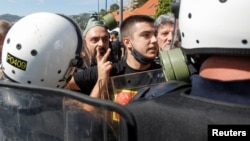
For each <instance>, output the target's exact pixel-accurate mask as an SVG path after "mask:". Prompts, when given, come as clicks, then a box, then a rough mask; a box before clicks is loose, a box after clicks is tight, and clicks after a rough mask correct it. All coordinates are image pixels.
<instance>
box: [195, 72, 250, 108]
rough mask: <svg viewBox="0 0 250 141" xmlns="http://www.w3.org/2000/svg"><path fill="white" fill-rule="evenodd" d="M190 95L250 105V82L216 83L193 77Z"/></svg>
mask: <svg viewBox="0 0 250 141" xmlns="http://www.w3.org/2000/svg"><path fill="white" fill-rule="evenodd" d="M191 79H192V89H191V93H190V95H193V96H199V97H204V98H208V99H214V100H219V101H226V102H230V103H239V104H248V105H250V89H249V86H250V80H241V81H218V80H211V79H205V78H202V77H200V76H199V75H193V76H192V77H191Z"/></svg>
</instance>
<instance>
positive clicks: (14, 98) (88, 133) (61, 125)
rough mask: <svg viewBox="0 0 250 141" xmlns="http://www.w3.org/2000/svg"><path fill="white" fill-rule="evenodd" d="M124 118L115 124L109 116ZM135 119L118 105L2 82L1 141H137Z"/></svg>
mask: <svg viewBox="0 0 250 141" xmlns="http://www.w3.org/2000/svg"><path fill="white" fill-rule="evenodd" d="M111 112H112V113H116V114H118V115H120V116H121V117H122V121H121V122H116V123H115V124H114V123H112V122H110V121H109V120H108V119H109V118H108V115H110V114H109V113H111ZM134 129H135V128H134V119H133V117H132V115H131V114H130V113H129V112H128V111H127V110H126V109H125V108H124V107H123V106H120V105H118V104H116V103H114V102H111V101H108V100H102V99H95V98H91V97H89V96H86V95H84V94H81V93H77V92H73V91H69V90H64V89H52V88H44V87H38V86H31V85H22V84H17V83H6V82H0V140H1V141H128V140H130V141H131V140H136V135H135V132H134V131H135V130H134Z"/></svg>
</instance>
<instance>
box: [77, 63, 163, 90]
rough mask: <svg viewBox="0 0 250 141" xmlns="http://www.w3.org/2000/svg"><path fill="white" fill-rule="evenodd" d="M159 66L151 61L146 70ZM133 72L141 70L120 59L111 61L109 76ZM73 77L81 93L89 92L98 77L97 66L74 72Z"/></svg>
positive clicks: (159, 66)
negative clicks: (115, 61) (114, 61)
mask: <svg viewBox="0 0 250 141" xmlns="http://www.w3.org/2000/svg"><path fill="white" fill-rule="evenodd" d="M159 68H161V65H159V64H156V63H155V62H152V64H151V66H150V67H149V68H148V69H147V70H153V69H159ZM147 70H144V71H147ZM135 72H142V71H141V70H135V69H132V68H130V67H129V66H128V65H127V63H126V61H125V60H123V59H122V60H121V61H119V62H117V63H113V65H112V70H111V72H110V76H117V75H123V74H128V73H135ZM74 79H75V82H76V84H77V86H78V87H79V88H80V89H81V92H82V93H84V94H90V93H91V91H92V89H93V87H94V86H95V83H96V81H97V79H98V72H97V66H93V67H90V68H88V69H85V70H82V71H79V72H76V73H75V74H74Z"/></svg>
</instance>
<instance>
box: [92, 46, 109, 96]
mask: <svg viewBox="0 0 250 141" xmlns="http://www.w3.org/2000/svg"><path fill="white" fill-rule="evenodd" d="M110 52H111V50H110V48H109V49H108V50H107V52H106V53H105V54H104V55H103V56H102V55H101V53H100V49H99V48H97V55H96V60H97V69H98V79H97V82H96V84H95V86H94V88H93V89H92V92H91V94H90V96H91V97H95V98H101V93H102V92H104V91H105V90H106V86H107V84H108V81H109V79H110V71H111V69H112V62H111V61H108V57H109V55H110Z"/></svg>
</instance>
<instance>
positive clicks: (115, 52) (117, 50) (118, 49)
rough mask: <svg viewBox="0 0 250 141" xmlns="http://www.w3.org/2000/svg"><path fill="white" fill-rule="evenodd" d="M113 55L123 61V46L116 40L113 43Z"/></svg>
mask: <svg viewBox="0 0 250 141" xmlns="http://www.w3.org/2000/svg"><path fill="white" fill-rule="evenodd" d="M111 45H112V50H113V55H114V56H118V59H119V60H120V59H121V55H122V51H121V48H123V44H122V43H121V42H120V41H119V40H115V41H112V42H111Z"/></svg>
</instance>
